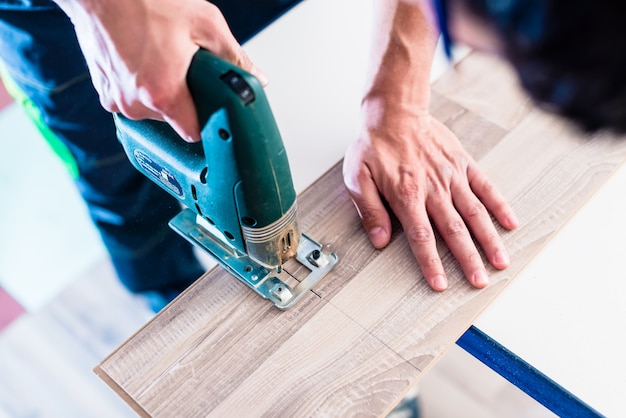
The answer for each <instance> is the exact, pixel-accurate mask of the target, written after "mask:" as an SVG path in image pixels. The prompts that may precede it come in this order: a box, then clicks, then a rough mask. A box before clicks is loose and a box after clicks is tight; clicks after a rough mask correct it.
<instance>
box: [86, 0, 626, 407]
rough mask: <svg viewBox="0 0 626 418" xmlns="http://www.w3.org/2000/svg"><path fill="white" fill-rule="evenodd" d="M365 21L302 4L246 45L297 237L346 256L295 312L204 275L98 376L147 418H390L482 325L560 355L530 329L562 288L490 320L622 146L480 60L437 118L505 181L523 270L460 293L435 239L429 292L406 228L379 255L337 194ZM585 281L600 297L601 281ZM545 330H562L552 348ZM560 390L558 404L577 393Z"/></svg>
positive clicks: (498, 65)
mask: <svg viewBox="0 0 626 418" xmlns="http://www.w3.org/2000/svg"><path fill="white" fill-rule="evenodd" d="M369 7H370V5H369V3H363V2H360V1H359V0H346V1H342V2H332V1H331V0H310V1H308V2H303V3H301V4H299V5H298V6H296V7H295V8H294V9H293V10H291V11H290V12H288V13H287V14H286V15H284V16H283V17H281V18H280V19H278V20H277V21H276V22H274V23H273V24H272V25H271V26H269V27H268V28H266V29H265V30H264V31H263V32H261V33H260V34H259V35H257V36H256V37H255V38H254V39H252V40H251V41H250V42H248V43H247V44H246V49H247V50H248V52H249V54H250V56H251V58H252V59H253V60H254V61H255V63H256V64H257V65H258V66H259V67H260V68H261V69H263V70H264V71H265V72H266V73H267V74H268V76H269V78H270V86H269V87H268V88H267V93H268V97H269V99H270V103H271V104H272V107H273V110H274V112H275V116H276V119H277V122H278V125H279V127H280V128H281V131H282V134H283V138H284V141H285V144H286V147H287V151H288V153H289V158H290V161H291V166H292V171H293V175H294V183H295V185H296V188H297V190H298V191H299V192H300V197H299V211H300V215H301V225H302V228H303V230H304V231H305V232H306V233H307V234H309V235H310V236H312V237H314V238H315V239H316V240H318V241H320V242H322V243H324V244H325V245H326V246H327V247H328V248H329V249H331V250H333V251H335V252H336V253H337V254H338V256H339V258H340V263H339V265H338V266H337V267H336V268H335V270H333V272H332V273H331V274H330V276H328V277H326V278H325V279H324V280H323V281H322V282H321V283H319V284H318V286H317V287H316V288H315V289H314V290H313V291H312V292H310V294H309V295H307V296H306V297H305V298H304V299H303V300H301V301H300V303H299V304H298V305H296V306H295V307H294V308H291V309H290V310H287V311H284V312H283V311H280V310H278V309H276V308H274V307H273V306H272V304H271V303H269V302H267V301H265V300H263V299H261V298H260V297H259V296H257V295H256V294H254V293H253V292H252V291H250V290H249V289H248V288H246V287H245V285H243V284H241V283H239V282H238V281H237V280H236V279H234V278H233V277H232V276H230V275H229V274H228V273H226V272H224V271H223V270H221V269H220V268H217V269H214V270H212V271H210V272H208V273H207V274H206V275H204V276H203V277H201V278H200V279H199V280H198V281H197V282H196V283H195V284H194V285H192V286H191V287H190V288H189V289H188V290H187V291H185V292H184V293H183V294H181V295H180V296H179V297H178V298H177V299H176V300H175V301H173V302H172V303H171V304H170V305H168V307H166V308H165V309H164V310H163V311H161V312H160V313H159V314H158V315H156V316H155V317H154V318H153V319H152V320H151V321H150V322H148V323H147V324H146V325H145V326H144V327H142V328H141V329H140V330H138V331H137V333H136V334H135V335H133V336H132V337H130V338H129V339H128V340H127V341H126V342H125V343H124V344H122V345H121V346H120V347H119V348H118V349H117V350H115V351H114V352H113V353H111V355H109V356H108V357H107V358H105V359H104V360H103V361H102V362H101V363H100V364H99V365H98V366H97V367H96V368H95V372H96V373H97V374H98V375H99V376H100V377H101V378H102V379H103V380H104V381H105V382H106V383H107V384H108V385H110V386H111V388H112V389H113V390H115V391H116V392H117V393H118V394H119V396H121V397H122V398H123V399H124V400H125V401H127V402H128V404H129V405H130V406H131V407H132V408H133V409H134V410H135V411H137V412H138V413H139V414H141V415H145V416H164V417H169V416H198V415H202V416H207V415H209V416H217V417H219V416H241V415H246V416H250V415H253V416H260V415H264V416H310V415H317V416H320V415H321V416H355V415H366V416H382V415H384V414H386V413H388V412H389V411H390V410H391V409H392V408H393V406H394V405H395V404H396V403H397V402H399V400H400V399H401V398H402V397H403V396H404V395H405V394H406V393H407V391H408V390H409V389H410V388H411V387H412V386H414V385H415V384H417V383H418V382H419V380H420V379H421V378H422V377H423V376H424V374H425V373H427V372H428V370H429V369H430V368H432V367H433V366H434V364H436V362H437V360H438V359H440V358H441V356H442V355H443V354H444V353H445V352H446V350H447V349H448V348H449V347H450V346H451V345H453V344H455V342H456V341H457V340H459V338H460V337H462V336H463V337H464V338H468V337H467V336H468V335H469V334H468V333H467V330H468V329H470V331H472V330H473V331H475V332H474V333H473V334H472V335H474V336H476V335H478V336H479V339H480V337H481V335H483V333H481V332H479V331H478V330H477V329H476V328H473V327H472V325H473V324H474V323H477V324H478V325H479V326H480V328H482V329H483V330H486V331H487V334H489V336H490V337H489V340H490V341H493V342H495V343H496V345H495V346H496V347H501V346H500V345H499V344H498V343H497V342H498V341H499V335H504V336H505V337H504V339H507V338H509V337H506V336H507V335H518V334H519V335H523V336H525V337H524V338H527V339H529V340H536V341H534V344H528V343H527V341H526V347H528V346H536V347H537V349H536V350H535V351H536V352H539V353H541V352H545V351H546V350H545V347H546V346H548V345H549V344H548V343H546V341H542V340H537V339H536V338H534V335H537V334H536V333H535V331H534V330H533V327H541V324H537V323H533V324H532V325H527V324H525V322H524V321H525V320H526V318H527V317H528V316H529V315H527V313H526V312H527V310H528V309H535V308H537V307H538V306H539V304H535V302H534V300H533V297H534V296H537V297H538V298H539V299H541V300H546V298H547V296H546V295H544V294H543V293H544V290H546V289H552V288H553V287H554V286H557V287H558V286H559V285H558V284H554V285H551V286H548V285H546V282H548V281H551V280H552V279H554V275H553V274H548V276H547V277H546V276H543V277H542V282H541V283H537V280H534V282H535V283H531V285H529V286H530V287H529V290H525V291H523V292H522V293H523V294H524V296H525V299H524V302H523V303H522V305H521V306H520V303H519V302H518V303H506V304H505V305H507V306H505V307H504V308H503V307H500V308H497V309H496V310H495V311H494V310H493V308H488V307H489V306H490V305H492V304H493V306H494V307H497V306H498V300H499V298H500V297H502V298H506V299H507V300H508V301H511V300H513V301H516V297H517V296H516V295H517V293H516V292H513V291H512V290H511V291H507V292H504V293H503V291H504V290H505V289H507V288H510V289H515V288H516V287H518V282H522V281H526V280H527V279H526V278H525V277H526V276H525V274H526V272H527V271H528V270H529V269H531V268H533V265H535V264H534V263H535V262H536V261H537V260H541V257H542V254H544V252H545V251H550V245H551V243H552V242H555V240H554V238H555V237H558V236H559V235H560V234H562V233H564V231H565V230H566V229H567V228H566V225H568V221H569V220H570V219H571V218H572V217H573V216H574V215H575V214H577V213H578V212H579V209H580V208H581V207H583V206H585V204H586V203H587V202H589V201H590V199H591V198H592V196H594V194H595V193H596V192H597V191H598V190H599V189H600V188H601V187H602V186H603V185H604V184H605V183H606V181H607V179H609V178H610V177H611V176H612V175H613V174H614V173H615V172H616V171H617V170H618V169H619V168H620V167H621V166H622V164H623V162H624V159H625V158H626V141H623V140H620V139H618V138H615V137H613V136H611V135H609V134H606V133H598V134H595V135H593V137H590V136H588V135H585V134H583V133H581V132H579V131H577V130H576V129H575V128H574V127H572V126H570V125H568V124H566V123H564V122H563V121H561V120H560V119H558V118H556V117H554V116H552V115H549V114H546V113H545V112H543V111H542V110H540V109H537V108H536V107H535V106H533V104H532V103H530V101H529V100H528V99H527V98H526V97H525V95H524V94H522V93H521V92H520V90H519V88H518V86H517V81H516V78H515V76H514V75H513V74H512V72H511V70H510V69H509V68H508V67H507V66H506V65H505V64H503V63H502V62H499V61H498V60H497V59H495V58H491V57H487V56H483V55H480V54H477V53H470V54H469V55H468V56H466V57H465V58H463V59H462V60H460V62H459V63H458V64H457V65H456V66H455V70H454V71H447V72H445V73H444V74H443V75H441V77H438V80H437V81H436V82H435V83H434V85H433V97H432V109H431V111H432V113H433V115H434V116H435V117H437V118H438V119H439V120H441V121H442V122H444V123H445V124H446V125H447V126H448V127H449V128H450V129H452V131H454V132H455V133H456V134H457V136H458V137H459V139H460V140H461V141H462V142H463V144H464V146H465V147H466V149H467V150H468V151H469V152H470V154H471V155H472V156H473V157H474V158H475V159H476V160H477V161H478V162H479V164H480V166H481V168H482V169H483V170H484V171H485V172H486V173H487V174H488V175H489V177H490V178H491V179H492V180H493V181H494V182H495V184H496V185H497V187H498V188H499V190H500V191H501V192H502V193H503V194H504V195H505V197H506V198H507V200H508V201H509V202H510V203H511V204H512V206H513V207H514V209H515V211H516V213H517V215H518V217H519V219H520V227H519V229H517V230H516V231H513V232H506V231H504V230H501V233H502V236H503V239H504V241H505V243H506V245H507V248H508V250H509V253H510V256H511V265H510V267H509V268H508V269H506V270H503V271H495V270H493V269H491V270H489V273H490V277H491V284H490V285H489V286H488V287H487V288H485V289H482V290H477V289H474V288H472V287H471V286H470V285H469V284H468V283H467V282H466V280H465V278H464V277H463V274H462V272H461V270H460V268H459V266H458V265H457V263H456V261H455V259H454V258H453V257H452V255H451V254H450V253H449V251H448V249H447V248H446V246H445V245H444V244H442V243H441V242H440V244H439V251H440V253H441V254H442V259H443V261H444V267H445V269H446V271H447V273H448V277H449V281H450V286H449V289H448V290H447V291H445V292H442V293H437V292H434V291H432V290H431V289H430V288H429V287H428V286H427V284H426V283H425V281H424V280H423V277H422V276H421V273H420V270H419V268H418V266H417V263H416V262H415V260H414V258H413V256H412V254H411V252H410V250H409V247H408V244H407V242H406V239H405V237H404V234H403V232H402V231H401V230H400V229H399V228H396V229H395V233H394V237H393V239H392V242H391V243H390V245H389V246H388V247H387V248H385V249H384V250H382V251H377V250H375V249H374V248H373V247H372V246H371V245H370V244H369V241H368V239H367V237H366V235H365V233H364V231H363V230H362V228H361V225H360V221H359V218H358V216H357V213H356V211H355V210H354V207H353V205H352V202H351V201H350V199H349V197H348V195H347V193H346V191H345V189H344V187H343V183H342V176H341V165H340V160H341V158H342V156H343V153H344V152H345V149H346V147H347V144H348V143H350V142H351V141H352V140H353V139H354V138H355V137H356V135H357V132H358V117H359V116H358V112H359V102H360V98H361V95H362V89H363V82H364V80H365V71H366V68H367V66H366V62H367V54H368V40H369V32H370V23H371V9H369ZM331 11H332V12H331ZM622 213H623V212H622ZM575 220H576V219H575ZM569 237H570V238H569V240H570V241H571V240H576V239H577V237H576V235H575V234H573V235H571V234H570V235H569ZM547 262H548V263H549V262H550V260H548V261H547ZM564 262H565V263H566V264H568V263H570V262H572V264H574V263H573V260H567V259H566V260H565V261H564ZM560 263H562V262H560ZM561 267H562V266H559V268H558V269H557V272H560V271H561V270H560V268H561ZM535 268H536V267H535ZM531 274H532V275H534V276H533V277H535V276H537V275H538V274H539V273H537V271H536V270H535V271H534V272H533V273H531ZM566 279H567V277H565V280H566ZM527 281H528V282H532V280H527ZM558 283H562V282H561V281H559V282H558ZM583 283H584V286H587V289H588V288H592V287H595V286H596V284H595V283H593V280H592V279H591V278H586V277H585V278H583ZM615 285H616V286H623V285H622V284H621V283H618V284H615ZM520 286H521V287H523V284H522V285H520ZM606 289H607V288H606V287H605V288H604V289H603V290H604V291H605V292H606ZM611 292H612V291H611ZM501 294H502V296H501ZM613 296H614V297H615V296H616V295H613ZM552 297H553V299H551V302H552V303H547V304H546V305H545V306H546V308H545V309H546V313H545V315H543V316H542V318H543V319H544V320H547V319H546V318H549V317H550V315H552V314H553V312H558V314H559V315H567V313H563V311H562V310H559V311H552V310H551V309H552V308H553V307H554V302H555V301H559V302H560V301H561V300H567V298H568V292H566V291H561V292H558V299H557V298H555V297H554V295H552ZM511 306H515V308H513V309H511V308H510V307H511ZM580 306H581V307H582V308H584V307H585V304H584V303H581V304H580ZM485 309H488V310H487V311H486V312H485V314H484V315H485V316H481V315H482V314H483V312H484V311H485ZM500 312H506V313H505V314H504V316H503V315H501V314H500ZM608 320H611V318H609V319H608ZM555 326H557V325H555ZM557 327H558V326H557ZM598 328H600V329H601V327H598ZM492 330H493V331H494V332H493V333H491V331H492ZM550 332H553V333H554V334H558V329H557V330H548V332H547V333H544V334H550ZM470 337H471V335H470ZM542 338H548V337H546V336H545V335H544V336H543V337H542ZM470 339H471V338H470ZM509 339H510V338H509ZM460 341H464V340H463V338H461V340H460ZM466 342H467V341H466ZM469 345H472V342H471V341H470V342H469ZM505 345H506V344H505ZM564 350H567V347H566V348H564ZM514 351H515V350H514ZM517 354H518V355H519V354H522V355H521V357H524V355H523V353H517ZM487 357H488V356H487ZM531 360H532V359H531ZM553 360H554V359H548V360H547V361H548V362H551V361H553ZM571 368H572V369H579V370H580V367H579V364H572V365H571ZM585 372H587V370H585ZM504 374H506V370H505V371H504ZM621 376H624V373H622V374H621ZM541 378H542V379H543V378H547V379H549V378H548V377H547V376H546V375H541ZM544 381H545V380H544ZM557 383H560V384H561V385H562V386H559V385H557V391H564V390H565V389H569V390H571V388H570V387H568V385H569V383H567V382H565V383H561V382H557ZM598 384H599V383H598ZM531 386H532V385H531ZM583 386H584V385H583ZM623 388H624V385H623V381H622V387H621V390H622V391H623ZM532 389H533V388H532V387H531V388H530V391H532ZM575 395H576V396H578V397H579V398H583V399H584V393H575ZM598 402H601V403H595V402H592V407H594V408H596V409H598V410H600V411H601V412H602V413H607V414H608V413H613V412H615V411H616V410H615V409H612V410H611V409H609V408H610V407H611V406H610V405H608V403H606V402H604V401H603V400H598ZM575 405H582V406H581V408H583V409H582V410H583V412H584V413H589V414H593V413H595V412H594V411H593V410H592V409H590V408H589V409H585V408H586V405H584V403H582V404H580V403H579V404H575ZM605 408H606V409H605ZM622 412H623V411H622Z"/></svg>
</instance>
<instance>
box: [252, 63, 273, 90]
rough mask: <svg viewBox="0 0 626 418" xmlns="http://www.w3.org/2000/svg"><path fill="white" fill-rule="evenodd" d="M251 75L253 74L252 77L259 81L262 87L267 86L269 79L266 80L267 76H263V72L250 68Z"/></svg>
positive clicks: (254, 67)
mask: <svg viewBox="0 0 626 418" xmlns="http://www.w3.org/2000/svg"><path fill="white" fill-rule="evenodd" d="M251 72H252V74H254V76H255V77H256V78H258V79H259V82H260V83H261V85H262V86H263V87H265V86H267V85H268V84H269V83H270V79H269V78H267V76H266V75H265V73H263V71H261V70H259V69H258V68H257V67H256V66H253V67H252V71H251Z"/></svg>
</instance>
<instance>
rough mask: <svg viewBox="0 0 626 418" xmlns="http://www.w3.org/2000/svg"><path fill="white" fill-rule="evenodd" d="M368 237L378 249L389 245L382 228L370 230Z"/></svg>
mask: <svg viewBox="0 0 626 418" xmlns="http://www.w3.org/2000/svg"><path fill="white" fill-rule="evenodd" d="M368 236H369V238H370V241H372V245H374V247H376V248H381V247H384V246H385V244H386V243H387V242H386V241H387V236H386V234H385V230H384V229H383V228H381V227H380V226H375V227H374V228H372V229H370V230H369V232H368Z"/></svg>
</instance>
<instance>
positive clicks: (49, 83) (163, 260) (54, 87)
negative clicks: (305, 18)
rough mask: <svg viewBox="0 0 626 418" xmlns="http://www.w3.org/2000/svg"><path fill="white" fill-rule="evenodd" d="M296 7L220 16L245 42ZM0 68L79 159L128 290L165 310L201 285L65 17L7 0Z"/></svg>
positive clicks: (82, 182) (41, 1)
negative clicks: (156, 300)
mask: <svg viewBox="0 0 626 418" xmlns="http://www.w3.org/2000/svg"><path fill="white" fill-rule="evenodd" d="M129 1H130V0H129ZM295 2H296V0H230V1H229V0H224V1H223V5H222V10H223V13H224V14H225V15H226V17H227V20H228V21H229V24H230V25H231V29H232V30H233V33H235V36H236V37H237V38H238V40H239V41H240V42H243V41H245V40H246V39H247V38H248V37H249V36H251V35H252V34H254V33H255V32H257V31H258V30H259V29H261V28H262V27H263V26H264V25H265V24H267V23H268V22H270V21H271V20H272V19H273V18H275V17H276V16H277V15H279V14H280V13H282V12H283V11H284V10H286V9H287V8H288V7H289V6H290V5H292V4H293V3H295ZM219 3H220V2H216V4H217V5H218V6H220V4H219ZM0 60H2V61H3V62H4V64H5V67H6V69H7V71H8V73H9V75H10V77H11V78H12V79H13V81H14V82H15V83H16V84H17V85H18V87H19V88H20V89H21V90H22V91H23V92H24V93H25V94H26V95H27V96H28V97H29V98H30V100H31V101H32V102H33V103H34V104H35V106H36V107H37V108H38V109H39V110H40V112H41V115H42V117H43V119H44V122H45V123H46V125H47V126H48V127H49V128H50V129H51V130H52V131H53V132H54V133H55V134H56V136H57V137H58V138H59V139H60V140H61V141H62V142H63V143H64V144H65V145H66V146H67V148H68V149H69V151H70V152H71V154H72V156H73V157H74V159H75V161H76V164H77V166H78V171H79V177H78V178H77V180H76V185H77V187H78V190H79V192H80V194H81V196H82V197H83V199H84V201H85V203H86V205H87V208H88V210H89V214H90V216H91V219H92V220H93V222H94V224H95V226H96V227H97V229H98V231H99V232H100V235H101V237H102V240H103V242H104V245H105V246H106V248H107V250H108V252H109V254H110V257H111V260H112V262H113V265H114V267H115V269H116V272H117V274H118V276H119V278H120V280H121V282H122V283H123V284H124V285H125V286H126V288H128V289H129V290H130V291H131V292H136V293H143V292H148V293H153V292H157V293H158V294H161V295H165V297H166V300H165V302H167V301H168V300H169V299H171V298H173V297H174V296H175V295H176V294H178V293H179V292H180V291H182V290H184V289H185V288H186V287H187V286H188V285H189V284H191V283H192V282H193V281H194V280H196V279H197V278H198V277H200V275H201V274H202V273H203V269H202V267H201V265H200V263H199V262H198V261H197V259H196V257H195V256H194V254H193V252H192V248H191V246H190V245H189V244H188V243H187V242H186V241H185V240H184V239H182V238H180V237H179V236H178V235H176V234H175V233H174V232H172V231H171V230H170V229H169V227H168V226H167V223H168V221H169V220H170V219H171V218H172V217H173V216H175V215H176V214H177V213H178V212H179V211H180V206H179V203H178V201H177V200H175V199H174V198H172V197H171V196H169V195H168V194H167V193H165V192H164V191H162V190H161V189H160V188H159V187H158V186H156V185H155V184H154V183H152V181H150V180H148V179H147V178H145V177H144V176H143V175H142V174H140V173H139V172H138V171H136V170H135V169H134V168H133V167H132V166H131V165H130V163H129V162H128V160H127V158H126V156H125V154H124V151H123V149H122V148H121V145H120V144H119V142H118V141H117V138H116V135H115V126H114V123H113V119H112V116H111V114H109V113H108V112H106V111H105V110H104V109H102V107H101V106H100V102H99V100H98V96H97V93H96V91H95V89H94V87H93V85H92V84H91V79H90V77H89V73H88V69H87V65H86V63H85V60H84V58H83V56H82V53H81V51H80V48H79V46H78V41H77V39H76V35H75V34H74V30H73V26H72V24H71V22H70V21H69V19H68V18H67V16H66V15H65V14H64V13H63V12H62V11H61V10H60V9H59V8H58V7H56V5H55V4H54V3H52V2H51V1H50V0H0ZM3 140H4V141H3V142H5V144H6V143H7V142H8V141H10V140H12V139H11V138H3ZM13 140H19V139H18V138H15V139H13Z"/></svg>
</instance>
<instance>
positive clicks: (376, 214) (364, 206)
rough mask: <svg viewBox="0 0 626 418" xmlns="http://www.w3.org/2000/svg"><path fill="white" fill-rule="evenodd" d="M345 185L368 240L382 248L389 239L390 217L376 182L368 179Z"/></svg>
mask: <svg viewBox="0 0 626 418" xmlns="http://www.w3.org/2000/svg"><path fill="white" fill-rule="evenodd" d="M346 186H347V189H348V193H349V194H350V197H351V199H352V203H354V206H355V208H356V210H357V212H358V214H359V217H360V218H361V223H362V224H363V228H364V229H365V232H366V233H367V236H368V238H369V240H370V242H371V243H372V245H373V246H374V247H376V248H378V249H381V248H384V247H385V246H386V245H387V244H389V240H390V239H391V218H390V217H389V213H388V212H387V209H386V208H385V205H384V204H383V201H382V199H381V197H380V194H379V192H378V188H377V187H376V184H375V183H374V181H373V180H371V179H370V180H369V181H362V182H361V183H359V184H358V185H354V184H350V183H349V182H346Z"/></svg>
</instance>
